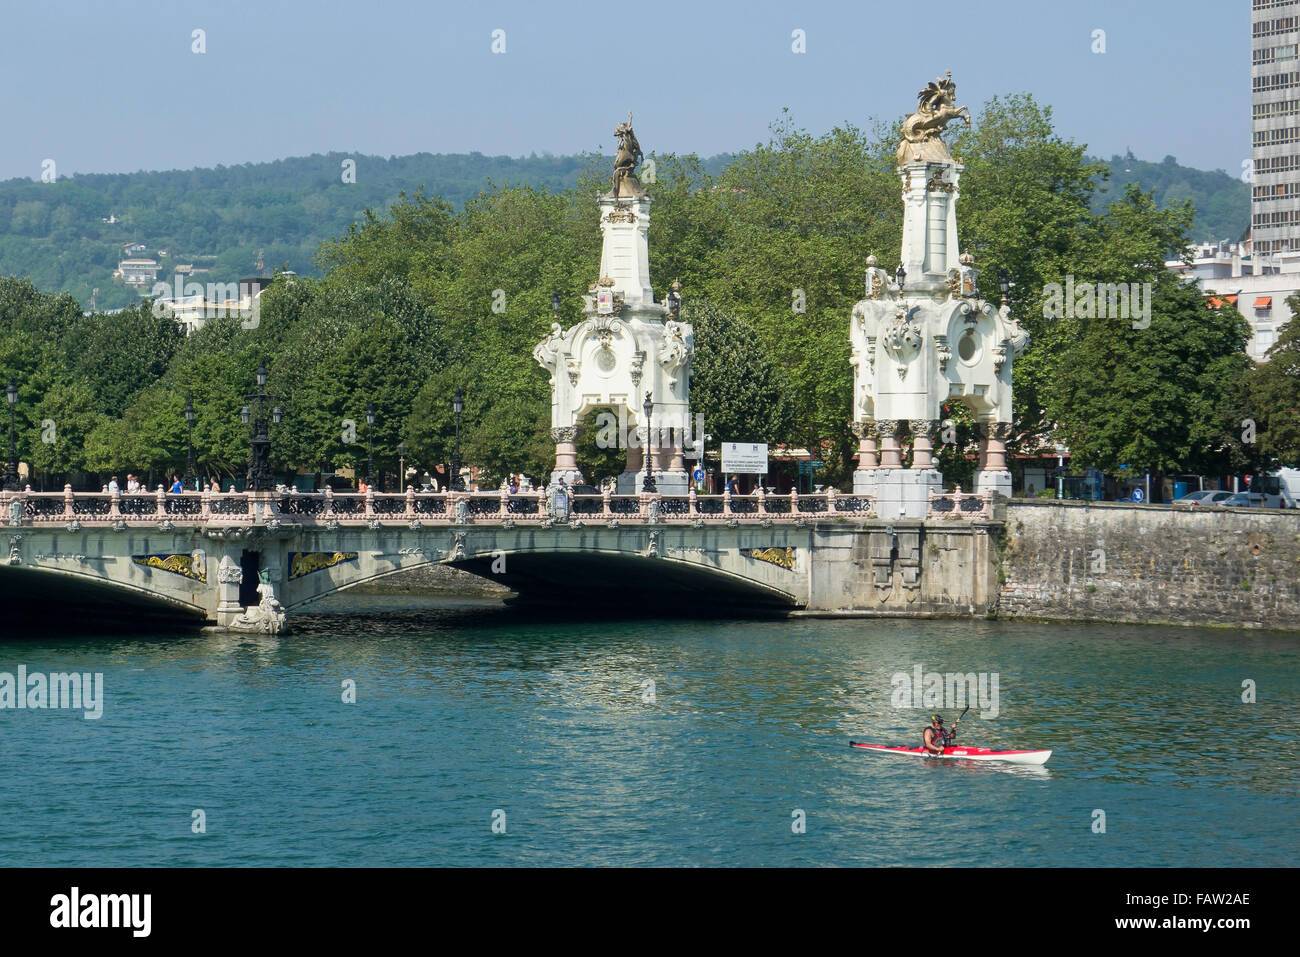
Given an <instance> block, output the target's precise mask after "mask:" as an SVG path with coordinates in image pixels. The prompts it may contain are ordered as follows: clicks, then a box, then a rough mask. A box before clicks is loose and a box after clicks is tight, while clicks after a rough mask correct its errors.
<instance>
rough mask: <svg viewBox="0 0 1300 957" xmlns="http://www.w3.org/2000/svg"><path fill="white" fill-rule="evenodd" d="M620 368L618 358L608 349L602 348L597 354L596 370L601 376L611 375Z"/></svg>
mask: <svg viewBox="0 0 1300 957" xmlns="http://www.w3.org/2000/svg"><path fill="white" fill-rule="evenodd" d="M617 366H618V357H617V356H615V355H614V353H613V352H611V351H610V350H609V349H608V348H601V349H600V350H598V351H597V352H596V368H597V369H598V370H599V371H600V373H601V375H609V374H610V373H611V372H613V371H614V369H615V368H616V367H617Z"/></svg>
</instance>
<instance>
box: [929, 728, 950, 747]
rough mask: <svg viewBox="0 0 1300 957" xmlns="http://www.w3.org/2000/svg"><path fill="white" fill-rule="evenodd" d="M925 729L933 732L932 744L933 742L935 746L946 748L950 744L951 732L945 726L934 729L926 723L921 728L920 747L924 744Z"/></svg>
mask: <svg viewBox="0 0 1300 957" xmlns="http://www.w3.org/2000/svg"><path fill="white" fill-rule="evenodd" d="M926 731H933V732H934V740H933V744H934V745H935V746H936V747H940V748H946V747H948V745H950V744H952V732H950V731H949V730H948V729H947V728H939V729H937V730H936V729H935V728H933V727H931V726H930V725H928V724H927V725H926V726H925V727H924V728H922V729H921V746H922V747H924V746H925V732H926Z"/></svg>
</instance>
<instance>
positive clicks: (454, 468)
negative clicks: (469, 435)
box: [451, 386, 465, 491]
mask: <svg viewBox="0 0 1300 957" xmlns="http://www.w3.org/2000/svg"><path fill="white" fill-rule="evenodd" d="M451 409H452V411H453V412H455V413H456V453H455V455H453V456H452V459H451V487H452V488H453V489H454V490H456V491H460V414H461V413H462V412H464V411H465V393H464V392H462V391H461V388H460V386H456V394H455V395H453V396H452V397H451Z"/></svg>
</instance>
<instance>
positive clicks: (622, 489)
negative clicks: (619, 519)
mask: <svg viewBox="0 0 1300 957" xmlns="http://www.w3.org/2000/svg"><path fill="white" fill-rule="evenodd" d="M644 481H645V469H641V470H639V471H636V472H623V473H621V474H620V475H619V477H618V494H619V495H639V494H640V493H641V484H642V483H643V482H644ZM690 484H691V477H690V476H689V475H687V474H686V473H685V472H672V471H667V472H661V471H659V470H658V469H656V470H655V491H656V492H658V493H660V494H661V495H685V494H686V493H687V492H688V491H690Z"/></svg>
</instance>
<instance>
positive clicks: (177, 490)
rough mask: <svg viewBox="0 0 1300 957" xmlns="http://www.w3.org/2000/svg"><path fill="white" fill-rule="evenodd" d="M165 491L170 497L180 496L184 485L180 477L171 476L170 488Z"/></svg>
mask: <svg viewBox="0 0 1300 957" xmlns="http://www.w3.org/2000/svg"><path fill="white" fill-rule="evenodd" d="M167 491H168V492H170V493H171V494H172V495H180V494H181V493H182V492H184V491H185V484H184V483H183V482H182V481H181V477H180V476H179V475H173V476H172V487H171V488H169V489H168V490H167Z"/></svg>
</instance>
